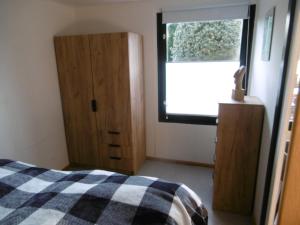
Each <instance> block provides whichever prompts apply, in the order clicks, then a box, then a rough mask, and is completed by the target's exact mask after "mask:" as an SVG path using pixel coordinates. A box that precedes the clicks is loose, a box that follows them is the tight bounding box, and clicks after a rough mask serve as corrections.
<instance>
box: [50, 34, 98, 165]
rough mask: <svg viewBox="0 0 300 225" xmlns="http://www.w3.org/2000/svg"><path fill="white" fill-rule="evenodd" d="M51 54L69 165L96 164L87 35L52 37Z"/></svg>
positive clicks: (95, 141)
mask: <svg viewBox="0 0 300 225" xmlns="http://www.w3.org/2000/svg"><path fill="white" fill-rule="evenodd" d="M54 42H55V51H56V59H57V67H58V74H59V83H60V91H61V97H62V106H63V113H64V122H65V131H66V138H67V145H68V151H69V160H70V162H71V163H77V164H82V165H88V166H89V165H90V166H97V165H99V162H98V160H99V156H98V151H97V133H96V132H97V129H96V117H95V113H94V112H93V111H92V109H91V100H92V99H93V80H92V71H91V58H90V46H89V39H88V36H70V37H56V38H55V39H54Z"/></svg>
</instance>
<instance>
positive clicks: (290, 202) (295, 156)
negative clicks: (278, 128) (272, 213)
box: [278, 97, 300, 225]
mask: <svg viewBox="0 0 300 225" xmlns="http://www.w3.org/2000/svg"><path fill="white" fill-rule="evenodd" d="M297 101H298V103H297V109H296V118H295V122H294V127H293V131H292V132H293V133H292V139H291V147H290V153H289V159H288V165H287V172H286V178H285V185H284V190H283V196H282V200H281V201H282V202H281V208H280V212H279V223H278V224H279V225H298V224H300V213H299V209H300V179H299V177H300V164H299V162H300V98H299V97H298V100H297Z"/></svg>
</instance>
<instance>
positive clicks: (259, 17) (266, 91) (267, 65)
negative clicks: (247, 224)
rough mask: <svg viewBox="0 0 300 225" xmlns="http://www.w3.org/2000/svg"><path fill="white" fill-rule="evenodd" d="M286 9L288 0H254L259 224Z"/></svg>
mask: <svg viewBox="0 0 300 225" xmlns="http://www.w3.org/2000/svg"><path fill="white" fill-rule="evenodd" d="M273 6H276V12H275V23H274V30H273V40H272V41H273V42H272V48H271V59H270V61H268V62H266V61H262V60H261V50H262V42H263V29H264V17H265V14H266V12H267V11H268V10H269V9H271V8H272V7H273ZM287 8H288V0H259V1H258V3H257V12H256V13H257V14H256V28H255V29H256V31H255V35H254V51H253V58H252V66H251V76H250V78H251V80H250V95H254V96H258V97H259V98H260V99H261V100H262V101H263V103H264V104H265V110H266V113H265V121H264V130H263V136H262V147H261V154H260V162H259V172H258V180H257V187H256V197H255V207H254V217H255V220H256V224H259V223H258V221H259V218H260V212H261V206H262V198H263V193H264V184H265V175H266V168H267V163H268V156H269V147H270V141H271V135H272V134H271V133H272V127H273V120H274V113H275V106H276V99H277V94H278V91H279V85H280V81H281V73H280V72H281V69H280V66H281V62H282V52H283V45H284V32H285V19H286V15H287Z"/></svg>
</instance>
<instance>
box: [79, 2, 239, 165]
mask: <svg viewBox="0 0 300 225" xmlns="http://www.w3.org/2000/svg"><path fill="white" fill-rule="evenodd" d="M232 2H233V1H226V0H214V1H211V0H198V1H193V0H186V1H181V0H160V1H159V0H153V1H141V2H132V3H114V4H101V5H98V6H96V5H93V6H85V7H82V6H81V7H78V8H77V10H76V17H77V21H78V22H77V24H76V26H77V29H78V32H79V33H82V34H83V33H97V32H98V33H103V32H119V31H132V32H137V33H140V34H142V35H143V36H144V61H145V92H146V136H147V155H148V156H152V157H161V158H168V159H178V160H187V161H194V162H202V163H212V160H213V153H214V148H215V145H214V138H215V135H216V127H215V126H199V125H184V124H168V123H159V122H158V109H157V106H158V100H157V99H158V96H157V93H158V90H157V82H158V81H157V50H156V48H157V45H156V13H157V12H159V11H160V9H161V8H164V9H176V8H193V7H195V6H201V5H211V4H213V3H216V4H219V3H220V4H227V3H232ZM235 2H241V1H235Z"/></svg>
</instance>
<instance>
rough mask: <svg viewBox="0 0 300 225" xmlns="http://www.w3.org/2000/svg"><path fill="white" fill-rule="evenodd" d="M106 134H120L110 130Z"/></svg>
mask: <svg viewBox="0 0 300 225" xmlns="http://www.w3.org/2000/svg"><path fill="white" fill-rule="evenodd" d="M108 133H109V134H114V135H119V134H120V132H119V131H112V130H109V131H108Z"/></svg>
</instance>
